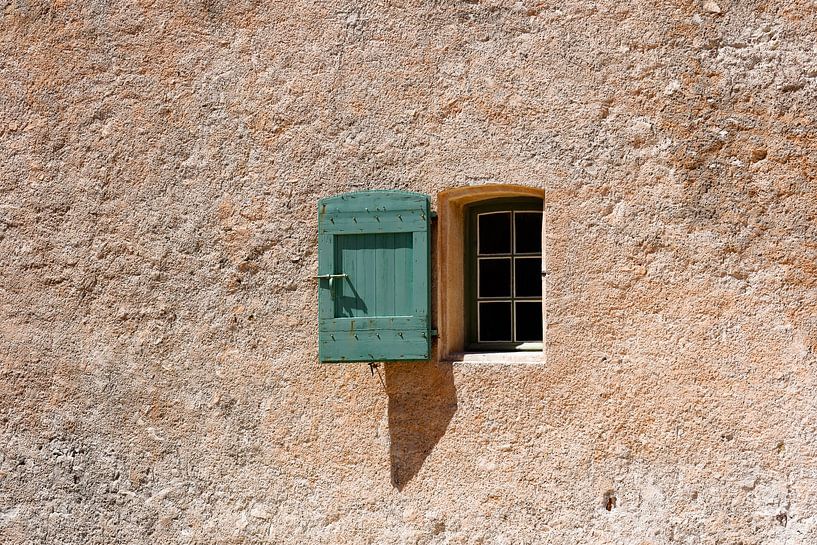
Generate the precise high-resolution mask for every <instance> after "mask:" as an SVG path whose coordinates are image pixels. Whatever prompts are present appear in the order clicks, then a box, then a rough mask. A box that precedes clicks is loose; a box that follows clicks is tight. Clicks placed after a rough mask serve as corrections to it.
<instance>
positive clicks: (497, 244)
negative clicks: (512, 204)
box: [477, 212, 511, 255]
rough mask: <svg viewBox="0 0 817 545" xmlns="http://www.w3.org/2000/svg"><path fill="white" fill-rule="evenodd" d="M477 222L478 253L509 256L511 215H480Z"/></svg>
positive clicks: (504, 213)
mask: <svg viewBox="0 0 817 545" xmlns="http://www.w3.org/2000/svg"><path fill="white" fill-rule="evenodd" d="M477 219H478V221H479V253H480V254H481V255H484V254H509V253H511V213H510V212H500V213H498V214H480V215H479V216H478V217H477Z"/></svg>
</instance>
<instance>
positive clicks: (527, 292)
mask: <svg viewBox="0 0 817 545" xmlns="http://www.w3.org/2000/svg"><path fill="white" fill-rule="evenodd" d="M515 273H516V275H515V278H514V281H515V283H516V296H517V297H541V296H542V258H541V257H518V258H516V271H515Z"/></svg>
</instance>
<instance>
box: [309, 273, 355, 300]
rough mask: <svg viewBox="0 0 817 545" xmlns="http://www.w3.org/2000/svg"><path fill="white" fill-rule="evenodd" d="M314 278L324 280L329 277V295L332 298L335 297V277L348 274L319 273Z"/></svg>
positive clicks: (344, 276) (342, 276) (347, 276)
mask: <svg viewBox="0 0 817 545" xmlns="http://www.w3.org/2000/svg"><path fill="white" fill-rule="evenodd" d="M315 278H317V279H319V280H326V279H327V278H328V279H329V295H330V296H331V297H332V299H334V298H335V278H349V275H348V274H346V273H341V274H319V275H317V276H316V277H315Z"/></svg>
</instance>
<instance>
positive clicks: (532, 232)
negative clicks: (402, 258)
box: [433, 184, 546, 364]
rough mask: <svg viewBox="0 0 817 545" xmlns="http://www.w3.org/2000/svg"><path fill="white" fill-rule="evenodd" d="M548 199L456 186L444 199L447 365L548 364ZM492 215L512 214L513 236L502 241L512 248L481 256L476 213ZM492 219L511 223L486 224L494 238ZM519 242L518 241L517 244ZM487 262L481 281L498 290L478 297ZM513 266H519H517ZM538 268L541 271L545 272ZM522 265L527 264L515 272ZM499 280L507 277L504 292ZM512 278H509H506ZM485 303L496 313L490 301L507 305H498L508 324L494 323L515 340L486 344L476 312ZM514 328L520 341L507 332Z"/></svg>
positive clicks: (437, 261)
mask: <svg viewBox="0 0 817 545" xmlns="http://www.w3.org/2000/svg"><path fill="white" fill-rule="evenodd" d="M544 201H545V192H544V190H543V189H541V188H540V187H531V186H524V185H512V184H488V185H479V186H467V187H457V188H452V189H449V190H446V191H442V192H440V193H439V194H438V195H437V210H438V212H437V213H438V218H437V219H438V221H437V224H436V226H435V229H434V231H435V237H434V242H435V246H434V248H435V249H434V273H435V274H434V276H435V279H434V283H433V286H434V303H435V304H434V306H435V317H436V322H435V324H436V327H437V329H438V330H439V332H440V335H439V337H438V339H437V353H438V356H439V358H440V359H442V360H447V361H466V362H479V363H500V364H503V363H545V351H544V350H543V345H544V337H545V336H546V335H544V334H543V330H544V331H546V329H545V328H544V323H545V299H546V296H545V294H544V288H545V278H544V276H543V275H542V271H543V270H544V268H545V267H544V260H545V258H544V253H545V252H544V240H543V236H544V229H543V227H544V221H543V220H544V214H543V210H544ZM491 212H497V213H503V212H504V213H506V214H510V217H509V216H504V218H506V219H511V220H512V222H514V223H513V224H511V223H510V222H508V223H503V224H504V225H506V226H507V230H508V235H507V237H505V235H503V237H502V239H503V240H508V239H510V240H511V242H512V246H511V247H510V248H508V246H507V242H506V243H505V244H506V246H505V248H504V251H499V250H495V251H492V250H491V249H490V248H488V247H486V248H484V251H483V252H482V254H483V255H478V250H479V248H478V247H477V245H478V242H479V241H478V240H477V239H478V238H479V235H478V230H477V223H476V222H477V220H476V215H477V214H480V213H486V214H490V213H491ZM514 213H517V217H518V219H513V218H514ZM525 213H529V214H525ZM490 219H494V220H497V221H500V220H501V221H500V222H504V220H502V218H501V217H494V218H487V221H486V223H485V225H484V227H485V228H486V232H490V233H491V234H490V235H489V236H494V235H496V233H495V232H494V231H492V230H491V229H489V228H488V227H489V224H490V223H491V222H490ZM516 222H519V224H518V225H517V224H516ZM531 223H532V225H530V224H531ZM537 227H538V228H537ZM514 231H515V233H514ZM520 233H521V237H520V236H519V235H520ZM514 236H515V237H516V240H513V237H514ZM486 242H488V241H486ZM488 243H490V242H488ZM517 245H518V248H517ZM490 254H503V255H490ZM480 257H481V258H485V259H484V260H486V261H489V262H488V263H486V264H485V265H483V266H484V267H485V270H484V271H483V277H482V279H488V280H489V284H490V282H491V279H493V285H487V286H485V288H487V289H488V290H489V291H488V292H483V295H482V296H481V297H479V298H478V297H477V280H478V279H477V276H478V268H477V260H478V258H480ZM493 258H497V259H498V258H503V259H505V261H506V262H505V263H500V262H499V261H497V262H490V259H493ZM514 260H517V261H520V263H514ZM536 264H538V265H539V268H538V270H537V269H536ZM509 265H510V267H511V269H510V273H508V266H509ZM515 265H520V266H516V267H515V268H514V266H515ZM503 267H504V268H503ZM492 270H494V272H493V273H492ZM497 270H498V271H499V272H498V273H497V272H496V271H497ZM526 273H527V274H526ZM486 274H487V276H486ZM499 274H504V275H505V276H506V279H505V280H504V282H505V283H504V284H502V285H501V286H500V285H499V284H500V280H501V279H499V278H498V275H499ZM492 275H493V276H492ZM508 275H509V276H510V280H507V277H508ZM536 281H538V283H539V288H538V290H537V288H536V286H535V285H534V284H535V282H536ZM517 283H518V284H519V285H518V286H517V285H516V284H517ZM502 286H504V287H502ZM500 287H501V288H502V289H504V291H503V292H500V293H501V295H500V294H497V295H496V297H492V296H491V295H490V293H491V292H490V290H498V289H500ZM509 291H510V295H508V293H509ZM494 293H496V292H494ZM500 297H503V298H502V299H500ZM480 302H482V303H484V305H483V306H485V309H483V310H490V309H492V308H495V307H492V306H490V305H487V306H486V304H488V303H500V302H505V305H504V307H503V306H500V305H496V307H500V308H498V310H503V309H504V316H505V318H504V321H503V322H498V321H497V322H495V323H494V324H493V325H494V326H495V327H498V328H503V327H504V332H505V333H506V334H505V335H503V337H504V338H505V339H510V340H503V341H499V342H497V341H485V342H482V343H480V342H479V341H480V338H479V336H478V325H479V324H478V323H477V322H478V314H477V310H478V308H479V304H478V303H480ZM509 310H510V317H508V314H509V312H508V311H509ZM514 313H516V314H514ZM537 314H538V320H537ZM492 317H493V316H492ZM514 320H515V322H514ZM537 322H538V323H537ZM486 325H487V324H486ZM509 328H510V330H511V332H512V335H515V336H512V335H508V334H507V331H508V329H509ZM517 329H521V330H520V331H517ZM540 332H542V333H540ZM537 333H538V335H537ZM490 336H491V335H488V337H490ZM528 338H533V339H536V338H538V339H539V341H535V340H534V341H527V340H524V339H528Z"/></svg>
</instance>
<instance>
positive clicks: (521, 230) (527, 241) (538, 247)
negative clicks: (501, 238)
mask: <svg viewBox="0 0 817 545" xmlns="http://www.w3.org/2000/svg"><path fill="white" fill-rule="evenodd" d="M515 216H516V219H515V221H516V253H518V254H541V253H542V213H541V212H517V213H516V214H515Z"/></svg>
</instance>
